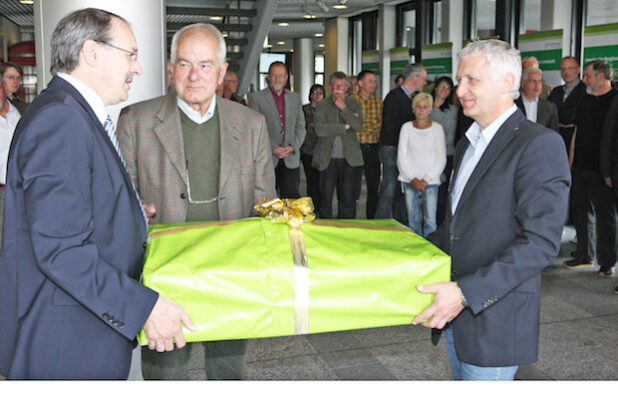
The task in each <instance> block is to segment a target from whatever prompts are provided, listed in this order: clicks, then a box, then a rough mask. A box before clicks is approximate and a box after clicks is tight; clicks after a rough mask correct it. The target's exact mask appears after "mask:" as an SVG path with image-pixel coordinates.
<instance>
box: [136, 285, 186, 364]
mask: <svg viewBox="0 0 618 394" xmlns="http://www.w3.org/2000/svg"><path fill="white" fill-rule="evenodd" d="M181 323H182V324H184V325H185V327H187V328H188V329H189V330H191V331H195V330H196V327H195V325H194V324H193V322H192V321H191V318H190V317H189V315H187V312H185V310H184V308H183V307H181V306H180V305H178V304H177V303H175V302H174V301H172V300H170V299H168V298H163V297H159V299H158V300H157V303H156V304H155V306H154V308H152V312H150V316H148V320H146V323H144V332H145V333H146V338H148V348H149V349H150V350H156V351H157V352H164V351H165V352H169V351H172V350H174V340H176V347H177V348H178V349H181V348H183V347H184V346H185V337H184V335H182V325H181Z"/></svg>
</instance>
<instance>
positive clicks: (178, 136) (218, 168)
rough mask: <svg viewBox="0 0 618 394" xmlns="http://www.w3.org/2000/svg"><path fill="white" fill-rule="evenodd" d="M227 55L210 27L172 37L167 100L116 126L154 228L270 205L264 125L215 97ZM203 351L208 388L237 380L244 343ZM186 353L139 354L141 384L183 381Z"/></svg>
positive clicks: (139, 108)
mask: <svg viewBox="0 0 618 394" xmlns="http://www.w3.org/2000/svg"><path fill="white" fill-rule="evenodd" d="M225 49H226V48H225V41H224V39H223V36H222V35H221V33H220V32H219V30H217V28H216V27H214V26H213V25H207V24H194V25H189V26H186V27H184V28H182V29H181V30H179V31H178V32H176V34H175V35H174V37H173V38H172V48H171V62H172V74H173V77H172V80H173V84H174V90H175V93H172V94H169V95H167V96H162V97H158V98H155V99H152V100H149V101H145V102H142V103H138V104H134V105H132V106H130V107H128V108H127V109H125V110H123V113H122V115H121V117H120V120H119V125H118V133H119V134H118V137H119V141H120V145H121V147H122V151H123V153H124V155H125V159H126V161H127V168H128V170H129V173H130V174H131V177H132V178H133V182H134V183H135V185H136V187H137V189H138V190H139V192H140V195H141V196H142V199H143V200H144V201H146V202H148V203H152V204H154V207H155V209H156V215H155V216H154V217H153V219H152V222H153V223H176V222H185V221H187V222H188V221H205V220H234V219H242V218H244V217H249V216H252V215H253V204H254V203H256V202H257V201H258V200H260V199H261V198H263V197H267V198H275V197H276V192H275V174H274V171H273V165H272V161H271V158H270V156H271V153H270V142H269V140H268V132H267V130H266V123H265V121H264V117H263V116H262V115H260V114H258V113H257V112H255V111H253V110H251V109H249V108H247V107H245V106H243V105H240V104H238V103H235V102H232V101H229V100H226V99H224V98H222V97H217V96H215V90H216V89H217V87H218V86H219V85H220V84H221V83H222V82H223V77H224V76H225V71H226V69H227V63H226V62H225ZM204 302H205V303H207V302H208V300H204ZM203 344H204V347H205V357H206V360H205V367H206V375H207V377H208V379H241V378H242V377H243V374H244V366H245V351H246V348H247V340H232V341H210V342H203ZM191 345H193V344H191ZM190 348H191V346H187V347H185V348H183V349H176V350H174V351H172V352H168V353H157V352H155V351H153V350H152V348H150V349H149V348H148V347H143V348H142V373H143V375H144V378H145V379H173V380H182V379H187V371H188V363H189V356H190V351H189V349H190Z"/></svg>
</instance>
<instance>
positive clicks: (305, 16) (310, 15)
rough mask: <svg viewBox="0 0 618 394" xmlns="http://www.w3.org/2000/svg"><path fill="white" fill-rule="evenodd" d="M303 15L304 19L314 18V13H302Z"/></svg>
mask: <svg viewBox="0 0 618 394" xmlns="http://www.w3.org/2000/svg"><path fill="white" fill-rule="evenodd" d="M303 17H304V18H305V19H315V15H313V14H305V15H303Z"/></svg>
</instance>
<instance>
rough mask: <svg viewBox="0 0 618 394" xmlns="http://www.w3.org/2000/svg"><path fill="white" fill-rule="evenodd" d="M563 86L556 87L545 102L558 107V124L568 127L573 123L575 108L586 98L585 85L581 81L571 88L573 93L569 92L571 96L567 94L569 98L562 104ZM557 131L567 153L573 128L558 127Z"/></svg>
mask: <svg viewBox="0 0 618 394" xmlns="http://www.w3.org/2000/svg"><path fill="white" fill-rule="evenodd" d="M564 86H565V85H560V86H556V87H555V88H554V89H553V90H552V91H551V93H550V94H549V97H548V98H547V101H550V102H552V103H554V104H556V107H558V124H559V125H570V124H573V123H575V114H576V113H577V107H578V106H579V104H580V103H581V102H582V100H583V99H584V97H586V84H585V83H584V82H583V81H579V83H578V84H577V85H576V86H575V88H573V91H571V94H569V97H567V99H566V100H565V101H564V102H562V97H563V96H564ZM558 130H559V131H560V134H561V135H562V138H563V139H564V145H565V147H566V149H567V152H568V150H569V148H570V146H571V139H572V138H573V131H574V128H573V127H572V126H570V127H562V126H558Z"/></svg>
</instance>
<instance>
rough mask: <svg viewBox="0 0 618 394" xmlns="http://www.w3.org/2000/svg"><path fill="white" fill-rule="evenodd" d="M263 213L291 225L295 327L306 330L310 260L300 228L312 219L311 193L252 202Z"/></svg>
mask: <svg viewBox="0 0 618 394" xmlns="http://www.w3.org/2000/svg"><path fill="white" fill-rule="evenodd" d="M253 208H255V210H256V211H257V212H258V214H259V215H260V216H262V217H265V218H269V219H270V220H271V221H272V222H273V223H287V224H288V225H289V226H290V245H291V246H292V256H293V257H294V331H295V332H296V334H297V335H301V334H307V333H309V263H308V261H307V251H306V250H305V238H304V237H303V232H302V230H301V228H300V224H301V223H303V222H304V221H312V220H313V219H315V214H314V213H313V209H314V207H313V201H311V197H303V198H298V199H283V200H280V199H278V198H276V199H272V200H269V199H267V198H263V199H261V200H260V201H258V203H257V204H255V205H254V206H253Z"/></svg>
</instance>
